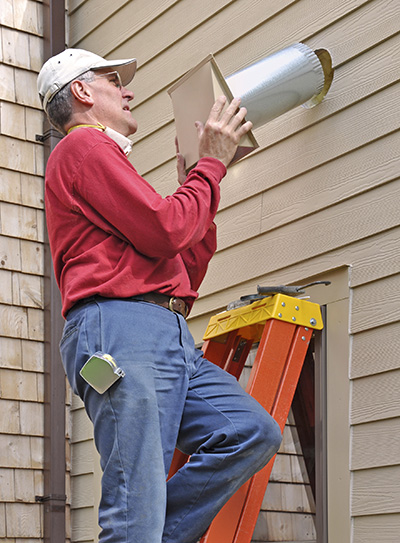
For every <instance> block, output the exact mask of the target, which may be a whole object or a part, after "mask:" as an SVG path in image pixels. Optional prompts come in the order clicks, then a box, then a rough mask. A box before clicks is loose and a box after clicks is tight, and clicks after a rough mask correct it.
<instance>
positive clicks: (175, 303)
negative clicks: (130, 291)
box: [71, 292, 189, 319]
mask: <svg viewBox="0 0 400 543" xmlns="http://www.w3.org/2000/svg"><path fill="white" fill-rule="evenodd" d="M109 299H113V298H104V297H103V296H99V295H97V294H96V295H94V296H90V297H89V298H84V299H83V300H80V301H78V302H77V303H76V304H74V305H73V306H72V308H71V309H76V308H78V307H81V306H82V305H84V304H87V303H89V302H94V301H96V300H109ZM119 299H121V300H137V301H138V302H149V303H151V304H156V305H161V307H165V308H166V309H169V310H170V311H172V312H173V313H179V314H180V315H182V317H184V318H185V319H186V317H187V314H188V313H189V308H188V306H187V305H186V303H185V302H184V301H183V300H182V299H181V298H175V297H174V296H168V295H167V294H161V293H160V292H146V294H138V295H137V296H132V297H131V298H119Z"/></svg>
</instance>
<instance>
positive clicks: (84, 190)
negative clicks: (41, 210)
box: [73, 142, 226, 258]
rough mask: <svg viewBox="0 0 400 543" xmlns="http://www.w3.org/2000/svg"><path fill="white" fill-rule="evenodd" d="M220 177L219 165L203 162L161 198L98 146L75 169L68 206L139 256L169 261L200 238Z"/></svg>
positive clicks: (107, 146) (113, 152)
mask: <svg viewBox="0 0 400 543" xmlns="http://www.w3.org/2000/svg"><path fill="white" fill-rule="evenodd" d="M225 173H226V169H225V166H224V165H223V164H222V163H221V162H220V161H218V160H216V159H213V158H202V159H201V160H200V161H199V163H198V165H197V166H196V168H194V169H193V170H191V172H190V173H189V175H188V177H187V179H186V181H185V183H184V184H183V185H182V186H181V187H179V188H178V189H177V190H176V192H175V193H174V194H172V195H171V196H167V197H166V198H162V197H161V196H160V195H159V194H158V193H157V192H156V191H155V190H154V189H153V187H151V185H149V184H148V183H147V182H146V181H145V180H144V179H143V178H142V177H141V176H140V175H139V174H138V173H137V172H136V170H135V169H134V168H133V166H132V165H131V164H130V162H129V161H128V160H127V159H126V157H125V156H124V155H123V154H122V153H121V152H119V149H116V147H115V146H114V144H113V143H108V142H101V143H99V144H97V145H95V146H94V147H92V148H91V149H90V151H89V152H88V153H87V155H86V156H85V157H84V160H82V162H81V164H80V166H79V168H78V169H77V172H76V175H75V177H74V180H73V185H74V186H73V200H74V201H73V206H74V207H75V210H76V211H78V212H80V213H82V214H83V215H85V216H86V217H87V218H88V219H89V220H90V221H91V222H93V223H94V224H95V225H96V226H98V227H100V228H102V229H103V230H105V231H109V232H110V233H112V234H122V236H123V237H124V238H125V239H126V240H127V241H128V242H130V243H131V244H132V245H134V246H135V248H136V250H138V251H140V252H141V253H142V254H144V255H146V256H149V257H164V258H173V257H174V256H176V255H177V254H179V253H182V252H183V251H186V250H188V249H190V248H192V247H194V246H195V245H197V244H199V243H200V242H201V241H202V240H203V239H204V238H205V236H206V234H207V231H208V229H209V227H210V225H211V224H212V221H213V219H214V217H215V215H216V212H217V208H218V203H219V198H220V191H219V182H220V180H221V179H222V177H223V176H224V175H225ZM120 237H121V236H120Z"/></svg>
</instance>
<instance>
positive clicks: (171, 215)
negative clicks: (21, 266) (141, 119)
mask: <svg viewBox="0 0 400 543" xmlns="http://www.w3.org/2000/svg"><path fill="white" fill-rule="evenodd" d="M225 173H226V169H225V166H224V165H223V164H222V163H221V162H220V161H218V160H216V159H213V158H202V159H201V160H200V161H199V163H198V165H197V166H196V168H195V169H193V170H192V171H191V172H190V173H189V175H188V177H187V179H186V181H185V183H184V184H183V185H182V186H181V187H179V188H178V189H177V190H176V192H175V193H174V194H173V195H171V196H167V197H166V198H162V197H161V196H160V195H159V194H158V193H157V192H156V191H155V190H154V189H153V188H152V186H151V185H149V184H148V183H147V182H146V181H145V180H144V179H143V178H142V177H141V176H140V175H139V174H138V173H137V171H136V170H135V168H134V167H133V166H132V165H131V163H130V162H129V160H128V159H127V158H126V157H125V155H124V153H123V151H122V149H121V148H120V147H119V146H118V145H117V144H116V143H115V142H114V141H113V140H112V139H110V138H109V137H108V136H107V135H105V134H104V133H103V132H100V131H99V130H96V129H92V128H79V129H76V130H74V131H73V132H71V134H69V135H68V136H67V137H65V138H64V139H63V140H62V141H61V142H60V143H59V144H58V145H57V146H56V148H55V149H54V151H53V152H52V153H51V156H50V158H49V161H48V164H47V169H46V191H45V200H46V217H47V227H48V233H49V240H50V248H51V253H52V257H53V264H54V271H55V276H56V280H57V283H58V286H59V288H60V291H61V296H62V303H63V309H62V314H63V316H64V317H65V315H66V314H67V312H68V310H69V309H70V308H71V307H72V306H73V305H74V303H76V302H77V301H79V300H81V299H83V298H87V297H89V296H92V295H94V294H100V295H101V296H104V297H107V298H126V297H130V296H135V295H138V294H144V293H146V292H152V291H157V292H161V293H164V294H168V295H171V296H176V297H179V298H184V299H185V301H186V302H187V303H188V305H189V307H191V306H192V304H193V302H194V300H195V299H196V297H197V290H198V288H199V286H200V283H201V281H202V280H203V278H204V275H205V273H206V270H207V265H208V262H209V260H210V259H211V257H212V255H213V254H214V252H215V250H216V228H215V225H214V223H213V219H214V217H215V214H216V212H217V207H218V203H219V197H220V192H219V182H220V181H221V179H222V177H223V176H224V175H225Z"/></svg>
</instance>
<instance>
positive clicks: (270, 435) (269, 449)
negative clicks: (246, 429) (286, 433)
mask: <svg viewBox="0 0 400 543" xmlns="http://www.w3.org/2000/svg"><path fill="white" fill-rule="evenodd" d="M248 422H249V426H250V428H251V431H252V433H253V439H254V441H253V444H252V449H253V451H254V453H256V454H257V455H258V457H259V459H260V462H261V463H263V464H264V465H265V464H266V463H267V462H268V461H269V460H270V459H271V458H272V457H273V456H274V454H276V453H277V452H278V450H279V447H280V445H281V442H282V432H281V429H280V427H279V424H278V423H277V422H276V421H275V420H274V419H273V418H272V417H271V416H270V415H269V414H268V413H267V412H265V413H263V414H259V413H257V416H254V417H252V419H251V420H249V421H248Z"/></svg>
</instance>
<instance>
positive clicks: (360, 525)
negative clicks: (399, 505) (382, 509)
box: [354, 514, 400, 543]
mask: <svg viewBox="0 0 400 543" xmlns="http://www.w3.org/2000/svg"><path fill="white" fill-rule="evenodd" d="M399 533H400V515H393V514H383V515H374V516H372V517H367V516H365V517H356V518H355V519H354V539H355V541H360V542H362V543H376V542H377V541H382V542H383V541H384V542H385V543H398V540H399Z"/></svg>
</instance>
